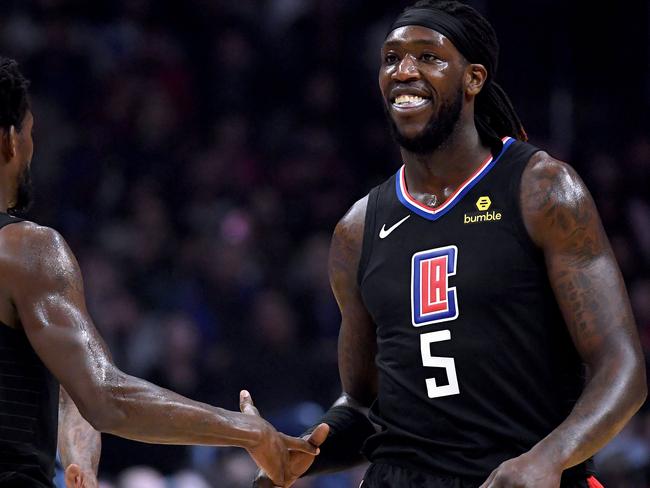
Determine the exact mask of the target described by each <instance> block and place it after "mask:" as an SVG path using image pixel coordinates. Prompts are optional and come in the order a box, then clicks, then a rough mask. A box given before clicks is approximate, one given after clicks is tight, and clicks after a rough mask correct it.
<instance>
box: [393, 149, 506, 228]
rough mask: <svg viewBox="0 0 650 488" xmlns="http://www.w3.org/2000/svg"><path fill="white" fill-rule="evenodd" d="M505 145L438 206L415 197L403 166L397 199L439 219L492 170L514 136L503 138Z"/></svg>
mask: <svg viewBox="0 0 650 488" xmlns="http://www.w3.org/2000/svg"><path fill="white" fill-rule="evenodd" d="M502 141H503V147H502V148H501V152H500V153H499V154H498V155H497V157H496V158H495V157H493V156H489V157H488V158H487V159H486V160H485V161H483V162H482V163H481V165H480V166H479V167H478V169H477V170H476V171H475V172H474V174H473V175H472V176H470V177H469V178H467V180H465V181H464V182H463V184H461V185H460V186H459V187H458V188H457V189H456V191H455V192H454V193H452V194H451V195H450V196H449V198H447V200H445V203H443V204H442V205H440V206H439V207H436V208H431V207H427V206H426V205H424V204H423V203H421V202H419V201H417V200H416V199H415V198H413V197H412V196H411V195H410V194H409V192H408V189H407V188H406V177H405V174H404V169H405V167H404V166H402V167H401V168H400V169H399V170H398V171H397V175H396V177H395V190H396V192H397V199H398V200H399V201H400V202H401V203H402V205H404V206H405V207H406V208H408V209H409V210H411V211H413V212H415V213H416V214H418V215H419V216H420V217H424V218H425V219H428V220H438V219H439V218H440V217H442V216H443V215H445V214H446V213H447V212H449V211H450V210H451V209H452V208H453V207H454V206H455V205H456V204H457V203H458V202H459V201H460V200H461V199H462V198H463V197H464V196H465V194H466V193H467V192H469V191H470V190H471V189H472V188H474V186H475V185H476V184H477V183H478V182H479V181H481V179H482V178H483V177H484V176H485V175H486V174H488V173H489V172H490V170H491V169H492V168H493V167H494V165H495V164H496V163H497V161H499V159H500V158H501V156H503V155H504V154H505V152H506V151H507V150H508V148H509V147H510V146H511V145H512V143H513V142H515V139H513V138H512V137H504V138H503V139H502Z"/></svg>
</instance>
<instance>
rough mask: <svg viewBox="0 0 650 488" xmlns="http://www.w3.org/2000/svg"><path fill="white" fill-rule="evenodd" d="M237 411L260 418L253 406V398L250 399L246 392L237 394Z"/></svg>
mask: <svg viewBox="0 0 650 488" xmlns="http://www.w3.org/2000/svg"><path fill="white" fill-rule="evenodd" d="M239 410H240V411H241V413H245V414H247V415H256V416H257V417H259V416H260V413H259V412H258V411H257V408H255V405H254V404H253V398H252V397H251V394H250V393H249V392H248V390H242V391H240V392H239Z"/></svg>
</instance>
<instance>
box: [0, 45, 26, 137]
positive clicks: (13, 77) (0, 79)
mask: <svg viewBox="0 0 650 488" xmlns="http://www.w3.org/2000/svg"><path fill="white" fill-rule="evenodd" d="M28 86H29V82H28V81H27V80H26V79H25V77H24V76H23V75H22V73H21V72H20V70H19V69H18V63H17V62H16V61H14V60H13V59H9V58H3V57H0V127H1V128H3V129H9V128H10V127H11V126H12V125H13V126H14V127H15V128H16V130H17V131H20V129H21V128H22V122H23V120H24V119H25V115H26V114H27V111H28V110H29V98H28V96H27V88H28Z"/></svg>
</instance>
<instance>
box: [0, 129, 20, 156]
mask: <svg viewBox="0 0 650 488" xmlns="http://www.w3.org/2000/svg"><path fill="white" fill-rule="evenodd" d="M17 141H18V132H17V131H16V127H15V126H13V125H12V126H10V127H9V128H2V129H0V152H1V153H2V156H3V158H4V160H5V162H9V161H11V160H12V159H13V158H14V157H15V156H16V144H17Z"/></svg>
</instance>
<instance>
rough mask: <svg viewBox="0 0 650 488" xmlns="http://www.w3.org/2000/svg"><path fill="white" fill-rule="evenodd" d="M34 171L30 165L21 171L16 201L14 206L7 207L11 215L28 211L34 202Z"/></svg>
mask: <svg viewBox="0 0 650 488" xmlns="http://www.w3.org/2000/svg"><path fill="white" fill-rule="evenodd" d="M32 194H33V191H32V173H31V171H30V169H29V165H26V166H25V169H24V170H23V171H22V172H21V173H20V176H19V177H18V189H17V190H16V202H15V203H14V205H13V206H12V207H9V208H8V209H7V213H9V214H11V215H15V214H22V213H25V212H27V211H28V210H29V209H30V208H31V206H32V203H33V198H32Z"/></svg>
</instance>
